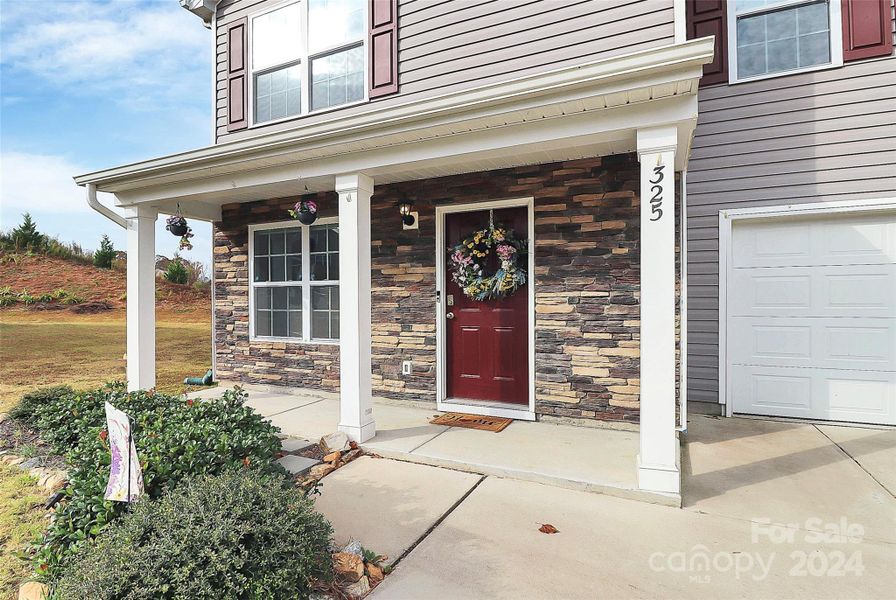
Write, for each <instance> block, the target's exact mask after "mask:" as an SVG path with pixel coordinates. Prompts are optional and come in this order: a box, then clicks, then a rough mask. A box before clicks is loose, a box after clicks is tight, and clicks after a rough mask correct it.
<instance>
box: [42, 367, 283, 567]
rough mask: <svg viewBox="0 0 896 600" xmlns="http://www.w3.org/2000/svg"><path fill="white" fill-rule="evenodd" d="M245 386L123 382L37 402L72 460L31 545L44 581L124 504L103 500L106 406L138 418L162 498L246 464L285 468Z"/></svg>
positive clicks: (47, 435)
mask: <svg viewBox="0 0 896 600" xmlns="http://www.w3.org/2000/svg"><path fill="white" fill-rule="evenodd" d="M246 397H247V396H246V394H245V392H243V391H242V390H240V389H236V390H233V391H226V392H224V393H223V395H222V396H221V397H220V398H217V399H212V400H207V401H193V400H187V399H185V398H184V397H179V396H169V395H165V394H159V393H155V392H153V391H139V392H131V393H128V392H126V391H125V388H124V385H123V384H121V383H113V384H108V385H106V386H105V387H103V388H101V389H99V390H94V391H90V392H63V393H60V394H58V395H49V394H48V395H46V396H45V397H44V398H43V402H42V403H40V404H36V405H35V407H34V416H33V422H34V423H36V426H37V428H38V430H39V431H40V434H41V437H42V438H43V439H44V441H46V442H48V443H50V444H51V445H52V446H53V447H54V449H55V450H56V452H58V453H60V454H64V455H65V457H66V461H67V462H68V470H69V485H68V486H67V487H66V488H65V490H64V491H65V494H66V498H65V500H64V502H63V503H62V504H61V505H60V506H59V508H58V509H57V511H56V515H55V518H54V519H53V521H52V523H51V524H50V526H49V528H48V529H47V531H46V532H45V533H44V534H43V535H42V536H41V537H40V538H39V539H38V540H37V541H36V542H35V544H34V546H33V547H32V549H31V552H32V557H33V561H34V567H35V572H36V574H37V575H38V576H39V578H41V579H43V580H45V581H49V582H53V581H55V580H56V579H58V578H59V577H60V575H61V574H62V573H63V572H64V570H65V569H66V566H67V564H68V563H69V562H70V560H71V559H72V557H73V555H75V554H77V552H78V551H79V550H80V549H81V548H82V547H83V546H84V545H85V544H86V542H87V541H88V540H89V539H90V538H92V537H93V536H96V535H97V534H98V533H100V531H102V530H103V528H104V527H106V526H107V525H108V524H109V523H111V522H112V521H114V520H115V519H116V518H118V517H120V516H121V515H122V514H123V513H124V512H125V511H126V510H127V505H126V504H125V503H123V502H111V501H107V500H104V499H103V495H104V493H105V490H106V483H107V482H108V478H109V464H110V462H111V456H110V450H109V443H108V441H107V439H106V437H107V436H106V435H105V424H106V423H105V421H106V417H105V409H104V403H105V402H106V401H108V402H110V403H111V404H112V405H113V406H115V407H116V408H118V409H120V410H123V411H124V412H126V413H127V414H128V415H130V417H131V419H132V420H133V422H134V431H133V436H134V442H135V445H136V447H137V454H138V456H139V458H140V465H141V467H142V469H143V482H144V488H145V491H146V494H147V496H149V497H150V498H158V497H160V496H162V495H163V494H164V493H165V492H166V491H168V490H169V489H171V488H173V487H174V486H176V485H177V484H179V483H180V482H181V481H183V480H185V479H189V478H194V477H197V476H201V475H209V474H217V473H221V472H223V471H225V470H226V469H228V468H231V467H235V466H236V467H241V468H245V467H247V466H251V467H254V468H256V469H260V470H262V471H266V472H270V473H283V469H282V468H281V467H280V466H279V465H277V464H276V463H275V462H274V458H275V452H277V451H278V450H279V448H280V441H279V439H278V438H277V433H278V432H279V429H277V428H276V427H274V426H273V425H271V424H270V423H268V422H266V421H264V420H263V419H262V418H261V417H260V416H259V415H258V414H256V413H255V412H254V411H253V410H252V409H251V408H249V407H248V406H245V405H244V403H245V400H246Z"/></svg>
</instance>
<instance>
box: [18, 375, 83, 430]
mask: <svg viewBox="0 0 896 600" xmlns="http://www.w3.org/2000/svg"><path fill="white" fill-rule="evenodd" d="M74 393H75V390H73V389H72V388H71V387H69V386H67V385H54V386H52V387H45V388H40V389H38V390H35V391H33V392H28V393H27V394H25V395H24V396H22V399H21V400H19V403H18V404H16V405H15V406H14V407H13V408H12V410H10V411H9V416H10V417H12V418H13V419H15V420H17V421H20V422H22V423H24V424H25V425H28V426H29V427H36V426H37V413H38V411H39V410H40V408H41V407H42V406H44V405H49V404H52V405H54V406H57V405H58V404H59V403H60V399H61V398H62V396H65V395H68V394H74Z"/></svg>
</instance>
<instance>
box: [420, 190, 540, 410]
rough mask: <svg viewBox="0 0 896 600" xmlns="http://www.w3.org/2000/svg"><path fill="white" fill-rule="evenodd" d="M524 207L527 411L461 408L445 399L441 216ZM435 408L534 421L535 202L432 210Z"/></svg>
mask: <svg viewBox="0 0 896 600" xmlns="http://www.w3.org/2000/svg"><path fill="white" fill-rule="evenodd" d="M517 206H525V207H526V208H527V209H528V210H527V216H526V218H527V228H528V232H527V237H528V238H529V239H528V246H529V248H528V250H529V254H528V257H527V258H528V261H527V262H528V273H527V280H526V293H527V296H528V311H527V314H528V327H529V336H528V337H529V382H528V383H529V406H528V407H527V408H522V407H521V408H519V409H515V408H505V406H506V405H502V406H500V407H498V406H495V407H492V406H483V405H479V404H464V403H463V402H462V401H454V400H453V399H451V398H448V397H447V390H448V386H447V381H446V369H445V366H446V365H447V362H446V361H447V355H446V351H447V350H446V343H445V340H446V334H445V312H446V311H445V274H446V269H445V255H446V253H447V246H445V215H447V214H449V213H460V212H472V211H477V210H489V209H498V208H513V207H517ZM435 251H436V298H437V302H436V407H437V409H438V410H441V411H454V412H465V413H470V414H474V415H485V416H489V417H508V418H512V419H522V420H526V421H534V420H535V199H534V198H532V197H528V198H513V199H508V200H492V201H489V202H475V203H471V204H455V205H451V206H437V207H436V248H435Z"/></svg>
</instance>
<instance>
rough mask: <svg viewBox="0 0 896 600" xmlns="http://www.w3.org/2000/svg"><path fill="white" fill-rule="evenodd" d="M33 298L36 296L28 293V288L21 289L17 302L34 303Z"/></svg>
mask: <svg viewBox="0 0 896 600" xmlns="http://www.w3.org/2000/svg"><path fill="white" fill-rule="evenodd" d="M35 300H36V298H35V297H34V296H32V295H31V294H29V293H28V290H22V291H21V292H19V302H21V303H22V304H25V305H28V304H34V301H35Z"/></svg>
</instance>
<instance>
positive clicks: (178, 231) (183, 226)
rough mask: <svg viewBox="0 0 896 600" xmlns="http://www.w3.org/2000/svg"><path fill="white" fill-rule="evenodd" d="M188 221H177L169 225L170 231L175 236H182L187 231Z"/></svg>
mask: <svg viewBox="0 0 896 600" xmlns="http://www.w3.org/2000/svg"><path fill="white" fill-rule="evenodd" d="M187 229H188V228H187V223H186V221H185V222H183V223H176V224H174V225H168V231H170V232H171V234H172V235H174V236H175V237H182V236H183V235H184V234H186V233H187Z"/></svg>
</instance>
